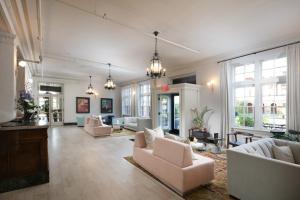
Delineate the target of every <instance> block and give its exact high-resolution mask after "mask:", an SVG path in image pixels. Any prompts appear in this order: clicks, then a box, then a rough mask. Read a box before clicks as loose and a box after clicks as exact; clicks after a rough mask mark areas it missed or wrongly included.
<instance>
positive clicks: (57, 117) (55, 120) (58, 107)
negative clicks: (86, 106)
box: [50, 95, 63, 125]
mask: <svg viewBox="0 0 300 200" xmlns="http://www.w3.org/2000/svg"><path fill="white" fill-rule="evenodd" d="M50 115H51V116H50V121H51V125H63V96H62V95H51V110H50Z"/></svg>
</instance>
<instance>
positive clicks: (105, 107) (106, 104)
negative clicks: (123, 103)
mask: <svg viewBox="0 0 300 200" xmlns="http://www.w3.org/2000/svg"><path fill="white" fill-rule="evenodd" d="M100 108H101V113H112V112H113V99H108V98H101V102H100Z"/></svg>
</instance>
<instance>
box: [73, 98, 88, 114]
mask: <svg viewBox="0 0 300 200" xmlns="http://www.w3.org/2000/svg"><path fill="white" fill-rule="evenodd" d="M76 113H90V98H89V97H76Z"/></svg>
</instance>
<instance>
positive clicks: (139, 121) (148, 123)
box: [124, 117, 152, 131]
mask: <svg viewBox="0 0 300 200" xmlns="http://www.w3.org/2000/svg"><path fill="white" fill-rule="evenodd" d="M124 128H127V129H130V130H133V131H143V130H144V128H152V120H151V119H150V118H142V117H124Z"/></svg>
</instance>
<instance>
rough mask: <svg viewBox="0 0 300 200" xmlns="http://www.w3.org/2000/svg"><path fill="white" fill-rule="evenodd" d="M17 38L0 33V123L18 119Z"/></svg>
mask: <svg viewBox="0 0 300 200" xmlns="http://www.w3.org/2000/svg"><path fill="white" fill-rule="evenodd" d="M14 39H15V36H14V35H12V34H10V33H5V32H1V31H0V95H1V97H0V123H1V122H7V121H10V120H12V119H14V118H15V117H16V76H15V66H16V57H15V56H16V53H15V52H16V51H15V47H14Z"/></svg>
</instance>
